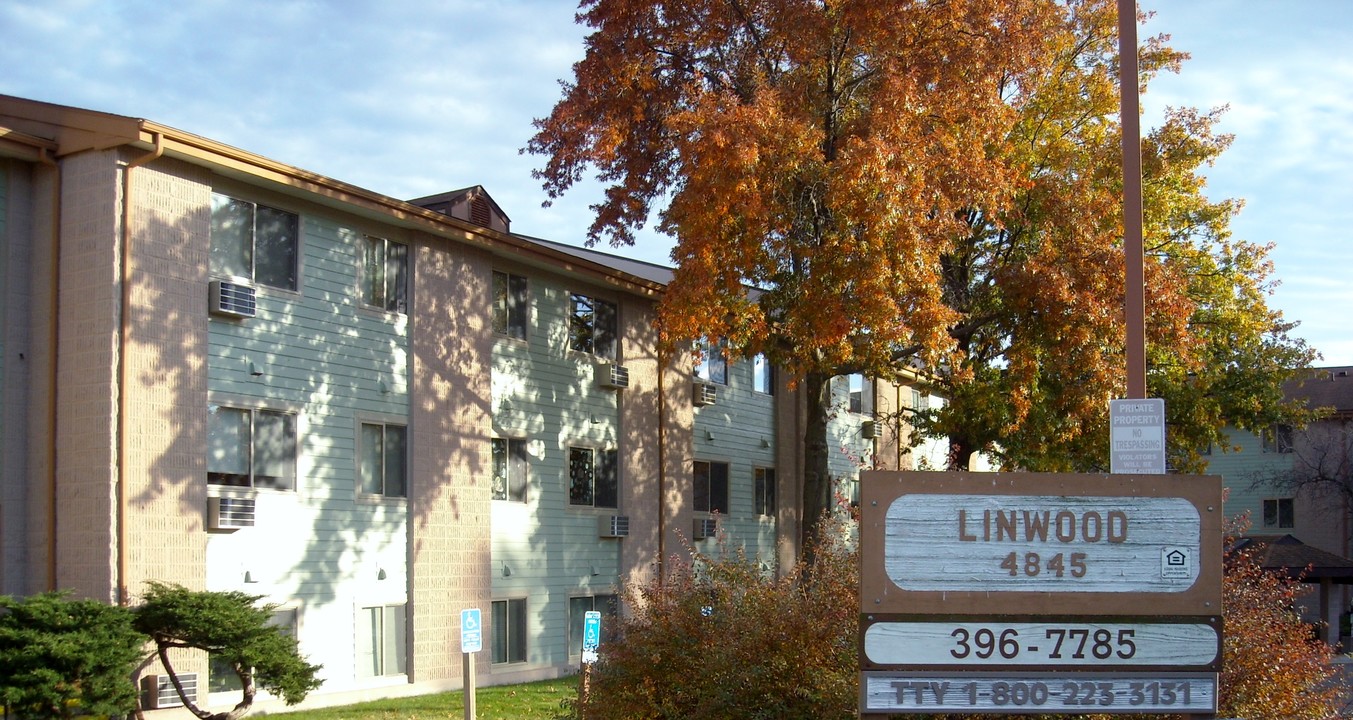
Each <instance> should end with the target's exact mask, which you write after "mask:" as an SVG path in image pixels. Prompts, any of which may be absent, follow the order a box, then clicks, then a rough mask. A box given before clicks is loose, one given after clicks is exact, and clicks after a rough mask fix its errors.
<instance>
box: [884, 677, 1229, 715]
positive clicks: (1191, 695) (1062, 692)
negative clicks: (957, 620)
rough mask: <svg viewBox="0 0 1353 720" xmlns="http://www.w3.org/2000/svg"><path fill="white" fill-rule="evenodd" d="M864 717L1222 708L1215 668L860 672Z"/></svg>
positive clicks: (1205, 710)
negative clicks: (1048, 672)
mask: <svg viewBox="0 0 1353 720" xmlns="http://www.w3.org/2000/svg"><path fill="white" fill-rule="evenodd" d="M861 694H862V695H863V697H862V699H861V700H862V701H861V705H860V711H861V713H862V714H873V713H879V714H883V713H905V712H929V713H935V712H954V713H964V712H977V713H1002V714H1016V713H1026V714H1027V713H1046V714H1081V713H1180V714H1189V713H1203V714H1211V713H1214V712H1216V708H1217V676H1216V674H1214V673H1173V674H1159V675H1156V674H1150V673H1126V672H1125V673H1065V674H1062V675H1035V674H1030V673H976V672H965V673H950V674H945V673H905V672H866V673H863V681H862V688H861Z"/></svg>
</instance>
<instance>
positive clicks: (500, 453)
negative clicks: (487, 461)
mask: <svg viewBox="0 0 1353 720" xmlns="http://www.w3.org/2000/svg"><path fill="white" fill-rule="evenodd" d="M492 443H493V499H494V500H510V501H512V502H520V503H524V502H526V488H527V486H528V484H529V483H528V479H527V478H528V471H529V468H530V466H529V464H528V463H527V454H526V441H525V440H522V439H519V438H493V441H492Z"/></svg>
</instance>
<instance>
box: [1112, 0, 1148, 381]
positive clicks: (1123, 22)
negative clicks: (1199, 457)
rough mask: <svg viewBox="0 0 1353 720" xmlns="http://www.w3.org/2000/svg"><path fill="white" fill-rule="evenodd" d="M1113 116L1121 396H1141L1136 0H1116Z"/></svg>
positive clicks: (1142, 311)
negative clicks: (1118, 173) (1119, 176)
mask: <svg viewBox="0 0 1353 720" xmlns="http://www.w3.org/2000/svg"><path fill="white" fill-rule="evenodd" d="M1118 68H1119V80H1118V82H1119V87H1120V92H1119V108H1120V109H1119V115H1120V118H1121V124H1122V130H1123V254H1124V257H1125V260H1126V269H1127V276H1126V285H1125V286H1124V295H1123V298H1124V300H1123V310H1124V314H1125V316H1126V320H1127V345H1126V349H1127V399H1129V400H1135V399H1141V398H1145V397H1146V287H1145V282H1146V281H1145V271H1144V269H1143V262H1142V139H1141V137H1142V129H1141V114H1140V110H1139V104H1138V97H1137V83H1138V76H1137V3H1136V0H1118Z"/></svg>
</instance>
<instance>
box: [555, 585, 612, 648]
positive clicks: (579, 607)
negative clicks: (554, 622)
mask: <svg viewBox="0 0 1353 720" xmlns="http://www.w3.org/2000/svg"><path fill="white" fill-rule="evenodd" d="M592 610H596V611H597V612H599V613H601V642H602V643H606V642H609V641H611V640H613V639H615V637H616V630H617V628H616V623H617V622H618V621H619V618H620V601H619V599H618V598H617V597H616V596H615V595H589V596H587V597H574V598H569V599H568V653H569V654H570V655H580V654H582V651H583V621H584V620H585V619H586V616H587V613H588V612H589V611H592Z"/></svg>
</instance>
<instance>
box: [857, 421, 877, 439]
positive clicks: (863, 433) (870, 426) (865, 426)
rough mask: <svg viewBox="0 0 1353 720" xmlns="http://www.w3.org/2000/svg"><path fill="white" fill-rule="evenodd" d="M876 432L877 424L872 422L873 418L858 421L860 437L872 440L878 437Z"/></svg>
mask: <svg viewBox="0 0 1353 720" xmlns="http://www.w3.org/2000/svg"><path fill="white" fill-rule="evenodd" d="M878 432H879V429H878V426H877V425H875V424H874V421H873V420H865V421H864V422H862V423H860V437H862V438H864V439H865V440H873V439H874V438H876V437H878Z"/></svg>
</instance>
